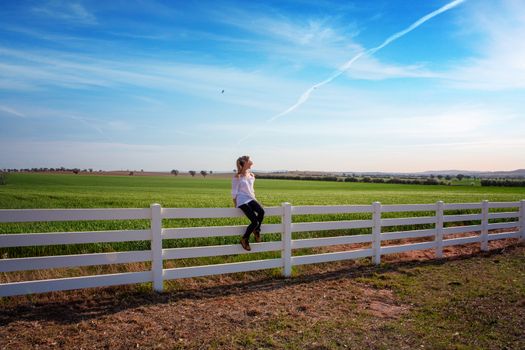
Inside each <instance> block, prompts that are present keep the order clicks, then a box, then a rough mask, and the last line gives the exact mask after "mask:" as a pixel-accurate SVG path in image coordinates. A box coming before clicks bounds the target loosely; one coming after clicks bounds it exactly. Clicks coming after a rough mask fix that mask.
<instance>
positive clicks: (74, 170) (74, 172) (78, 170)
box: [72, 168, 80, 174]
mask: <svg viewBox="0 0 525 350" xmlns="http://www.w3.org/2000/svg"><path fill="white" fill-rule="evenodd" d="M72 171H73V174H78V173H79V172H80V169H76V168H75V169H73V170H72Z"/></svg>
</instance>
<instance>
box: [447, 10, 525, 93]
mask: <svg viewBox="0 0 525 350" xmlns="http://www.w3.org/2000/svg"><path fill="white" fill-rule="evenodd" d="M467 5H468V6H467V7H466V11H465V12H466V13H465V16H466V18H464V19H463V21H462V22H461V25H462V26H463V27H466V28H465V29H463V33H464V34H463V35H464V37H465V38H466V39H471V40H472V41H471V42H467V44H468V45H470V46H472V47H473V48H474V49H475V50H476V52H477V54H476V56H473V57H470V58H468V59H466V60H463V61H459V62H458V63H457V64H456V66H455V67H453V68H452V69H451V70H450V71H449V72H446V73H445V77H446V78H447V79H449V80H450V81H451V82H452V84H453V86H456V87H460V88H465V89H482V90H501V89H523V88H525V46H524V45H523V38H524V37H525V3H524V2H523V1H519V0H505V1H474V2H469V3H467Z"/></svg>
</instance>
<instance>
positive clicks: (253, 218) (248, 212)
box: [239, 202, 259, 240]
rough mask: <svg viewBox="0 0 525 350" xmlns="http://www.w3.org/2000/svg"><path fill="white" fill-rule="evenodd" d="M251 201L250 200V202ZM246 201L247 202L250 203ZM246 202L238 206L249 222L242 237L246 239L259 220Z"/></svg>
mask: <svg viewBox="0 0 525 350" xmlns="http://www.w3.org/2000/svg"><path fill="white" fill-rule="evenodd" d="M250 203H251V202H250ZM250 203H248V204H250ZM248 204H243V205H241V206H240V207H239V209H241V210H242V211H243V213H244V214H245V215H246V216H247V217H248V219H250V221H251V223H250V225H248V227H247V228H246V232H245V233H244V236H242V238H244V239H246V240H248V238H250V234H251V233H252V232H253V230H255V228H256V227H257V225H258V224H259V220H258V218H257V214H255V211H254V210H253V209H252V208H251V206H249V205H248Z"/></svg>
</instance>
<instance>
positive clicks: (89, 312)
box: [0, 239, 516, 349]
mask: <svg viewBox="0 0 525 350" xmlns="http://www.w3.org/2000/svg"><path fill="white" fill-rule="evenodd" d="M513 246H516V240H514V239H509V240H501V241H494V242H491V243H490V246H489V248H490V249H491V250H492V251H493V252H496V253H501V252H502V251H504V250H505V249H507V248H508V249H511V247H513ZM444 252H445V256H446V258H447V259H468V258H469V256H472V255H480V254H481V255H482V254H490V253H480V252H479V244H473V245H466V246H460V247H447V248H445V251H444ZM427 253H428V254H427ZM429 258H434V257H433V255H432V253H431V252H424V251H423V252H409V253H402V254H395V255H392V256H386V257H384V261H385V262H388V264H387V267H381V268H380V269H381V270H382V271H385V270H388V269H393V270H395V269H398V268H401V267H406V266H409V265H413V264H435V263H436V264H438V263H443V260H440V261H439V260H429ZM421 260H424V261H421ZM445 261H446V260H445ZM407 264H408V265H407ZM377 271H378V268H377V267H375V266H372V265H370V263H369V262H368V260H366V259H365V260H359V261H344V262H338V263H326V264H319V265H313V266H308V268H306V267H304V268H302V269H300V270H298V271H296V276H295V277H293V278H292V279H283V278H269V277H268V275H264V276H263V275H261V274H257V273H253V274H235V275H230V276H217V277H214V278H212V277H210V278H196V279H189V280H184V281H181V282H177V285H176V286H171V290H170V291H169V292H167V293H163V294H160V295H159V294H155V293H152V292H150V291H149V289H144V288H142V289H143V290H142V291H141V289H140V288H138V287H119V288H101V289H96V290H83V291H72V292H62V293H48V294H44V295H36V296H31V297H29V298H28V297H18V298H10V299H9V300H4V302H3V304H2V305H1V306H0V308H1V311H2V312H1V314H0V348H1V349H27V348H38V349H55V348H68V349H69V348H75V349H131V348H158V349H173V348H195V349H200V348H227V349H229V348H282V347H288V346H284V345H283V344H287V341H288V338H290V337H291V334H293V337H294V339H295V340H296V339H301V340H300V344H302V345H299V346H298V347H297V348H310V349H325V348H327V347H326V346H322V345H319V344H316V343H315V342H314V343H310V342H309V339H310V338H309V335H307V334H306V333H315V332H328V333H327V335H326V336H334V334H330V332H331V331H326V329H329V330H332V331H333V330H334V329H335V332H336V333H337V330H338V329H341V328H338V327H343V326H344V327H351V328H349V329H348V330H346V332H350V334H352V332H354V333H355V337H356V344H359V345H360V346H367V347H372V348H376V345H374V344H372V343H368V340H367V339H368V335H367V334H371V333H374V332H375V333H378V332H377V331H378V330H379V331H380V330H381V327H383V326H384V325H385V324H386V323H387V322H389V321H392V320H395V319H398V318H400V317H401V316H402V315H404V314H406V313H407V312H409V311H410V310H411V308H412V306H411V305H407V304H403V303H401V302H400V301H399V300H398V299H397V298H396V297H395V295H394V294H393V292H392V291H391V290H388V289H376V288H372V287H369V286H367V285H364V284H362V283H358V282H356V280H355V279H356V277H361V276H372V275H374V274H376V273H377ZM334 325H336V326H334ZM334 327H335V328H334ZM302 332H304V333H305V334H304V336H302V335H301V333H302ZM263 333H264V334H263ZM336 333H335V335H336ZM379 333H380V332H379ZM297 337H299V338H297ZM314 338H315V337H314ZM260 339H264V341H263V342H260ZM295 340H294V341H295ZM334 346H335V347H341V348H345V347H346V345H345V346H343V345H340V346H338V345H337V343H336V345H334ZM290 347H291V348H296V347H294V346H290Z"/></svg>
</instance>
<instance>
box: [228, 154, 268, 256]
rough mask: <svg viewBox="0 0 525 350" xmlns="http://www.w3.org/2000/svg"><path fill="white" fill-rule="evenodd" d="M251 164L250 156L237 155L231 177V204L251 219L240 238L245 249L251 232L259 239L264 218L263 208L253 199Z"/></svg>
mask: <svg viewBox="0 0 525 350" xmlns="http://www.w3.org/2000/svg"><path fill="white" fill-rule="evenodd" d="M252 165H253V162H252V161H251V160H250V157H248V156H242V157H239V158H238V159H237V174H235V176H234V177H233V179H232V198H233V205H235V206H236V207H237V208H240V209H241V210H242V211H243V212H244V214H245V215H246V216H247V217H248V219H250V221H251V223H250V225H249V226H248V228H247V229H246V232H245V233H244V236H242V238H241V245H242V247H243V248H244V249H246V250H251V248H250V243H249V242H248V240H249V238H250V234H251V233H252V232H253V234H254V236H255V242H260V241H261V224H262V221H263V219H264V209H263V208H262V207H261V205H260V204H259V203H257V200H256V199H255V192H254V190H253V183H254V182H255V175H253V173H252V172H251V171H250V169H251V167H252Z"/></svg>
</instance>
